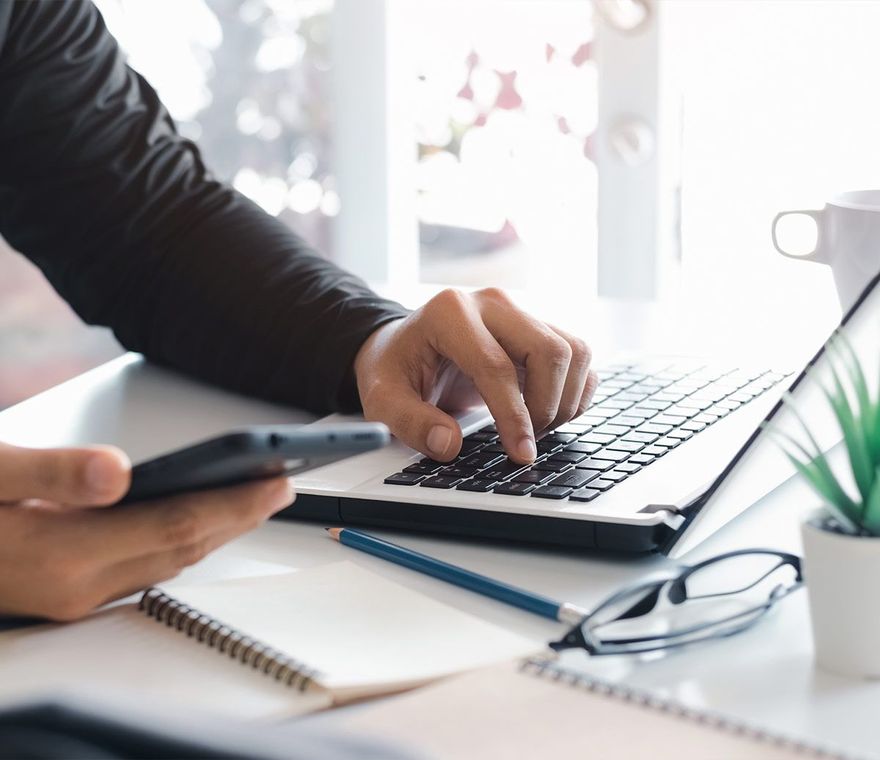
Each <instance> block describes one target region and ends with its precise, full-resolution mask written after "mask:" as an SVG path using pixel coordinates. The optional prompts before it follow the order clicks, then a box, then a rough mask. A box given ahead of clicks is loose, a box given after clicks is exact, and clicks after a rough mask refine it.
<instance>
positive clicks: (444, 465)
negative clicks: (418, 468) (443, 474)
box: [418, 457, 451, 467]
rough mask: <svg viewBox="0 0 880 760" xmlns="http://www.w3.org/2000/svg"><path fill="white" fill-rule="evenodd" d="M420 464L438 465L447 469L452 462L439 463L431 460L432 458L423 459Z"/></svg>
mask: <svg viewBox="0 0 880 760" xmlns="http://www.w3.org/2000/svg"><path fill="white" fill-rule="evenodd" d="M418 464H424V465H436V466H437V467H446V465H448V464H451V462H438V461H437V460H436V459H431V458H430V457H423V458H422V459H420V460H419V461H418Z"/></svg>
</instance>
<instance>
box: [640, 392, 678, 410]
mask: <svg viewBox="0 0 880 760" xmlns="http://www.w3.org/2000/svg"><path fill="white" fill-rule="evenodd" d="M683 398H684V395H683V394H681V393H670V392H669V391H668V390H665V391H663V392H661V393H657V394H655V395H654V397H653V398H652V399H651V401H656V402H657V403H665V402H668V403H670V404H677V403H678V402H679V401H681V400H682V399H683ZM643 406H647V402H646V403H645V404H643Z"/></svg>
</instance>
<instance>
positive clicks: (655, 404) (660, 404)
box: [639, 398, 672, 412]
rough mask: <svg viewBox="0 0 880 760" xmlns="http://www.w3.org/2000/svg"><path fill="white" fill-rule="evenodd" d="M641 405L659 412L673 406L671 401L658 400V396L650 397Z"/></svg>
mask: <svg viewBox="0 0 880 760" xmlns="http://www.w3.org/2000/svg"><path fill="white" fill-rule="evenodd" d="M639 406H640V407H642V406H643V407H644V408H645V409H655V410H656V411H658V412H662V411H663V410H664V409H668V408H669V407H670V406H672V402H671V401H658V400H657V399H656V398H649V399H648V400H647V401H643V402H642V403H641V404H639Z"/></svg>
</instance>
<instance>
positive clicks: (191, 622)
mask: <svg viewBox="0 0 880 760" xmlns="http://www.w3.org/2000/svg"><path fill="white" fill-rule="evenodd" d="M138 609H140V610H141V611H143V612H144V613H146V614H147V615H148V616H150V617H151V618H154V619H155V620H156V621H157V622H160V623H165V625H167V626H168V627H169V628H174V629H175V630H177V631H180V632H181V633H186V635H187V637H189V638H194V639H196V640H197V641H198V642H199V643H200V644H205V645H206V646H208V647H210V648H211V649H216V650H217V651H218V652H220V653H221V654H225V655H227V656H228V657H229V658H230V659H233V660H238V661H239V662H240V663H242V664H243V665H250V666H251V667H252V668H253V669H254V670H257V671H259V672H261V673H263V674H264V675H266V676H269V677H270V678H273V679H275V680H276V681H278V682H281V683H283V684H285V685H287V686H290V687H293V688H297V689H299V690H300V691H305V690H306V689H307V688H308V686H309V684H311V683H312V682H313V681H314V680H315V679H316V678H317V677H318V676H319V673H318V671H316V670H313V669H311V668H308V667H306V666H305V665H304V664H303V663H301V662H298V661H296V660H294V659H292V658H290V657H288V656H287V655H284V654H282V653H281V652H279V651H278V650H277V649H273V648H272V647H269V646H267V645H266V644H263V643H262V642H261V641H258V640H257V639H254V638H251V637H250V636H247V635H245V634H244V633H242V632H240V631H237V630H235V629H234V628H230V627H229V626H227V625H224V624H223V623H221V622H220V621H219V620H215V619H214V618H211V617H209V616H208V615H205V614H203V613H201V612H199V611H198V610H195V609H193V608H192V607H189V606H188V605H186V604H183V603H182V602H179V601H177V600H176V599H174V598H173V597H170V596H168V595H167V594H165V593H164V592H162V591H161V590H159V589H157V588H150V589H147V590H146V591H145V592H144V594H143V596H142V597H141V600H140V602H139V604H138Z"/></svg>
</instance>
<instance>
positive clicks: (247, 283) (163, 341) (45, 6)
mask: <svg viewBox="0 0 880 760" xmlns="http://www.w3.org/2000/svg"><path fill="white" fill-rule="evenodd" d="M156 44H161V40H157V41H156ZM0 234H2V235H3V237H5V238H6V240H7V241H8V242H9V243H10V244H11V245H12V246H14V247H15V248H16V249H17V250H19V251H20V252H22V253H23V254H24V255H25V256H27V257H28V258H30V259H31V260H32V261H33V262H34V263H36V264H37V265H38V266H39V267H40V269H42V271H43V273H44V274H45V275H46V277H47V278H48V279H49V281H50V282H51V283H52V285H53V286H54V287H55V289H56V290H57V291H58V292H59V293H60V294H61V295H62V296H63V297H64V298H65V299H66V300H67V301H68V302H69V303H70V304H71V306H72V307H73V308H74V309H75V310H76V311H77V313H78V314H79V315H80V316H81V317H82V318H83V319H84V320H85V321H86V322H89V323H92V324H100V325H106V326H109V327H110V328H112V329H113V331H114V333H115V334H116V337H117V338H118V339H119V341H120V342H121V343H122V344H123V345H124V346H125V347H126V348H128V349H131V350H133V351H139V352H142V353H143V354H145V355H146V356H147V357H148V358H150V359H151V360H153V361H156V362H159V363H161V364H164V365H167V366H171V367H174V368H176V369H179V370H181V371H184V372H186V373H188V374H191V375H194V376H196V377H199V378H202V379H205V380H208V381H211V382H214V383H217V384H220V385H223V386H225V387H227V388H231V389H234V390H237V391H241V392H245V393H249V394H253V395H258V396H261V397H263V398H268V399H271V400H276V401H282V402H287V403H290V404H294V405H297V406H300V407H303V408H307V409H310V410H313V411H316V412H321V411H327V410H343V411H345V410H353V409H356V408H357V407H358V399H357V392H356V388H355V385H354V380H353V375H352V372H351V365H352V361H353V359H354V356H355V354H356V352H357V350H358V348H359V347H360V346H361V344H362V343H363V341H364V340H365V338H366V337H367V336H368V335H369V334H370V333H371V332H372V331H373V330H375V329H376V328H377V327H378V326H380V325H381V324H383V323H385V322H387V321H389V320H391V319H395V318H397V317H400V316H403V315H405V314H406V311H405V310H404V309H403V307H401V306H400V305H398V304H395V303H392V302H389V301H385V300H383V299H381V298H379V297H378V296H377V295H376V294H375V293H373V292H372V291H371V290H369V289H368V288H367V287H366V285H365V284H364V283H363V282H361V281H360V280H358V279H357V278H356V277H354V276H352V275H351V274H348V273H347V272H344V271H342V270H340V269H339V268H338V267H336V266H334V265H333V264H331V263H330V262H328V261H326V260H325V259H323V258H321V257H320V256H319V255H317V254H315V253H314V252H313V251H311V250H310V249H309V248H308V246H307V245H306V244H305V243H304V242H303V241H302V240H301V239H300V238H298V237H297V236H296V235H295V234H294V233H293V232H292V231H291V230H290V229H289V228H288V227H287V226H286V225H284V224H282V223H281V222H279V221H278V220H276V219H275V218H273V217H272V216H270V215H268V214H266V213H265V212H263V211H262V210H261V209H260V208H259V207H258V206H256V205H255V204H253V203H251V202H250V201H249V200H248V199H247V198H245V197H244V196H242V195H241V194H239V193H237V192H236V191H235V190H233V189H231V188H230V187H228V186H226V185H224V184H222V183H220V182H218V181H217V180H215V179H214V178H212V177H211V175H210V173H209V171H208V170H207V168H206V167H205V166H204V164H203V163H202V158H201V156H200V154H199V151H198V149H197V148H196V146H195V145H193V144H192V143H191V142H189V141H188V140H185V139H184V138H182V137H181V136H180V135H178V134H177V132H176V131H175V128H174V124H173V122H172V120H171V118H170V116H169V115H168V113H167V112H166V111H165V109H164V108H163V106H162V104H161V103H160V102H159V99H158V97H157V95H156V93H155V92H154V90H153V89H152V88H151V87H150V85H149V84H148V83H147V82H146V81H145V80H144V79H143V78H142V77H141V76H139V75H138V74H137V73H136V72H135V71H133V70H132V69H130V68H128V67H127V66H126V65H125V61H124V58H123V55H122V53H121V52H120V50H119V47H118V46H117V44H116V41H115V40H114V39H113V37H111V36H110V34H109V32H108V31H107V29H106V27H105V26H104V23H103V20H102V19H101V16H100V14H99V13H98V11H97V10H96V8H95V7H94V6H93V5H92V4H91V3H90V2H81V1H80V0H57V1H55V2H52V1H42V0H41V1H35V0H15V1H13V0H0Z"/></svg>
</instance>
